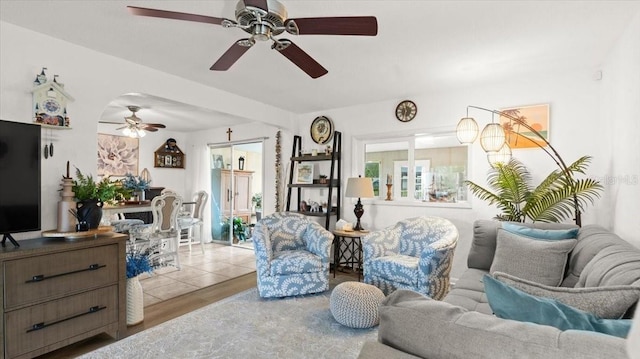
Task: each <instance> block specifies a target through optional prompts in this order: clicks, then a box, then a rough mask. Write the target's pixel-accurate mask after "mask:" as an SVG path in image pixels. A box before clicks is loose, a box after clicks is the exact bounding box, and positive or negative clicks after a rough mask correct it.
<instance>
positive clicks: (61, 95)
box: [31, 71, 73, 127]
mask: <svg viewBox="0 0 640 359" xmlns="http://www.w3.org/2000/svg"><path fill="white" fill-rule="evenodd" d="M43 72H44V71H43ZM37 78H40V79H41V81H43V82H42V83H40V81H36V83H35V86H34V87H33V90H32V91H31V93H32V94H33V107H32V113H33V115H34V122H36V123H39V124H43V125H50V126H61V127H69V116H68V115H67V104H68V103H70V102H72V101H73V97H71V95H69V94H68V93H67V92H66V91H65V90H64V87H63V85H62V84H61V83H59V82H57V79H56V78H54V80H53V81H47V79H46V77H44V75H41V76H38V77H37Z"/></svg>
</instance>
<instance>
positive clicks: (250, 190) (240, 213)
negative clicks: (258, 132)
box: [210, 141, 263, 246]
mask: <svg viewBox="0 0 640 359" xmlns="http://www.w3.org/2000/svg"><path fill="white" fill-rule="evenodd" d="M262 153H263V141H258V142H248V143H237V144H232V145H228V144H225V145H219V146H216V145H210V156H211V194H212V196H211V231H212V233H211V234H212V237H213V239H214V241H216V242H221V243H225V244H232V245H239V246H247V245H251V232H252V229H253V225H254V224H255V222H256V220H257V219H259V218H258V217H259V214H258V213H260V212H259V211H260V210H261V204H262V186H263V184H262V173H263V156H262Z"/></svg>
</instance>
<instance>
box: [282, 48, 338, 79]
mask: <svg viewBox="0 0 640 359" xmlns="http://www.w3.org/2000/svg"><path fill="white" fill-rule="evenodd" d="M272 48H274V49H276V50H278V51H279V52H280V53H281V54H282V55H284V57H286V58H288V59H289V60H290V61H291V62H293V63H294V64H295V65H296V66H298V67H299V68H300V69H301V70H302V71H304V72H306V73H307V75H309V76H311V77H312V78H314V79H316V78H318V77H320V76H323V75H326V74H327V72H329V71H327V69H325V68H324V67H322V65H320V64H319V63H318V62H317V61H316V60H314V59H313V58H312V57H311V56H309V54H307V53H306V52H304V51H303V50H302V49H301V48H299V47H298V46H297V45H296V44H294V43H293V42H291V41H290V40H287V39H279V40H278V42H274V43H273V46H272Z"/></svg>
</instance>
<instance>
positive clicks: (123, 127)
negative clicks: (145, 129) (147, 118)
mask: <svg viewBox="0 0 640 359" xmlns="http://www.w3.org/2000/svg"><path fill="white" fill-rule="evenodd" d="M127 127H129V126H122V127H118V128H116V131H119V130H124V129H125V128H127Z"/></svg>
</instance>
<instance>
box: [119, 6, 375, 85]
mask: <svg viewBox="0 0 640 359" xmlns="http://www.w3.org/2000/svg"><path fill="white" fill-rule="evenodd" d="M127 8H128V9H129V11H130V12H131V13H132V14H134V15H140V16H150V17H159V18H165V19H174V20H185V21H195V22H203V23H207V24H213V25H221V26H222V27H225V28H230V27H237V28H240V29H242V30H244V31H245V32H247V33H249V34H250V35H251V36H250V37H249V38H246V39H240V40H238V41H236V42H235V43H234V44H233V45H231V47H230V48H229V49H228V50H227V51H226V52H225V53H224V54H223V55H222V56H221V57H220V58H219V59H218V61H216V63H214V64H213V66H211V68H210V70H215V71H226V70H228V69H229V68H230V67H231V66H232V65H233V64H234V63H235V62H236V61H237V60H238V59H239V58H240V57H241V56H242V55H243V54H244V53H245V52H247V50H249V49H250V48H251V47H252V46H253V45H254V44H255V43H256V41H268V40H271V41H272V42H273V43H272V45H271V48H272V49H275V50H276V51H278V52H280V53H281V54H282V55H284V56H285V57H286V58H287V59H289V60H290V61H291V62H293V63H294V64H295V65H296V66H298V67H299V68H300V69H301V70H302V71H304V72H305V73H307V74H308V75H309V76H311V77H312V78H318V77H320V76H322V75H325V74H326V73H327V72H328V71H327V69H325V68H324V67H323V66H322V65H320V64H319V63H318V62H317V61H316V60H314V59H313V58H312V57H311V56H309V55H308V54H307V53H306V52H304V51H303V50H302V49H301V48H299V47H298V46H296V44H294V43H293V42H292V41H291V40H288V39H276V38H275V37H274V36H277V35H280V34H282V33H283V32H285V31H286V32H287V33H289V34H292V35H358V36H375V35H377V34H378V22H377V20H376V18H375V17H374V16H346V17H307V18H297V19H290V18H288V17H287V16H288V15H287V9H286V8H285V7H284V5H282V4H281V3H280V2H278V1H276V0H240V1H238V5H237V6H236V14H235V15H236V20H235V21H234V20H229V19H225V18H219V17H212V16H205V15H196V14H187V13H183V12H175V11H167V10H158V9H149V8H142V7H136V6H127Z"/></svg>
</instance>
